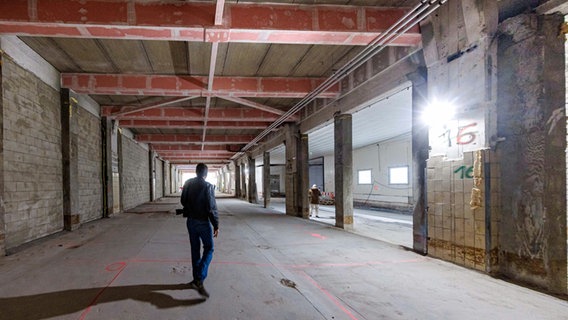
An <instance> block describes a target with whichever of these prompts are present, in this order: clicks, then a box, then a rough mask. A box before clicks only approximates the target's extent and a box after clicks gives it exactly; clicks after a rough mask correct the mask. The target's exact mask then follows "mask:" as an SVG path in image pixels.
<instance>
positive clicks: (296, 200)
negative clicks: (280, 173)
mask: <svg viewBox="0 0 568 320" xmlns="http://www.w3.org/2000/svg"><path fill="white" fill-rule="evenodd" d="M307 142H308V137H307V135H302V134H300V133H299V130H298V126H296V125H288V127H287V130H286V141H285V145H286V214H287V215H291V216H295V217H304V216H305V217H307V216H308V194H307V193H308V185H307V183H308V182H307V181H308V178H307V174H308V160H307V157H308V155H307V148H308V147H307Z"/></svg>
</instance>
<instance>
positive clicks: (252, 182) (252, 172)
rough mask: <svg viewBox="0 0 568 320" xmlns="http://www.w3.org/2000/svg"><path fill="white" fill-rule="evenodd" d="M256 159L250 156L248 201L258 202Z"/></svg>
mask: <svg viewBox="0 0 568 320" xmlns="http://www.w3.org/2000/svg"><path fill="white" fill-rule="evenodd" d="M255 163H256V161H255V160H254V159H253V158H250V157H249V158H248V168H249V174H248V182H249V183H248V185H249V188H248V202H250V203H258V193H257V192H256V165H255Z"/></svg>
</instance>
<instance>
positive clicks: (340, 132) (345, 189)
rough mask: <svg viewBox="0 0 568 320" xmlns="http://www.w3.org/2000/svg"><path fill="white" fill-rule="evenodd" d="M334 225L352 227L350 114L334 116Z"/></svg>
mask: <svg viewBox="0 0 568 320" xmlns="http://www.w3.org/2000/svg"><path fill="white" fill-rule="evenodd" d="M334 131H335V134H334V139H335V226H336V227H339V228H343V229H352V228H353V141H352V137H353V130H352V117H351V115H350V114H339V115H336V116H335V117H334Z"/></svg>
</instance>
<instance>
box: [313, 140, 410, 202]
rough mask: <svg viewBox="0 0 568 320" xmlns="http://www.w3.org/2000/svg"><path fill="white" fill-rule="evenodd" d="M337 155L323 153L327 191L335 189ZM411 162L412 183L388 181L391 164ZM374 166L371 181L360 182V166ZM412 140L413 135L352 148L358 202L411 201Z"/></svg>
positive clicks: (355, 195) (355, 193)
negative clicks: (335, 161) (391, 182)
mask: <svg viewBox="0 0 568 320" xmlns="http://www.w3.org/2000/svg"><path fill="white" fill-rule="evenodd" d="M334 160H335V159H334V156H333V155H327V156H325V157H324V176H325V190H324V191H326V192H335V188H334V186H335V167H334ZM398 166H408V168H409V172H408V174H409V176H408V180H409V184H407V185H391V184H389V168H390V167H398ZM369 169H370V170H371V174H372V181H373V183H372V184H362V185H360V184H359V183H358V171H359V170H369ZM412 176H413V172H412V143H411V136H410V134H407V135H405V136H402V137H399V138H396V139H391V140H386V141H382V142H379V143H375V144H372V145H368V146H366V147H363V148H360V149H356V150H353V200H354V201H356V202H363V203H365V202H367V203H368V204H372V203H377V202H393V203H396V204H408V203H410V201H411V200H410V199H411V198H412Z"/></svg>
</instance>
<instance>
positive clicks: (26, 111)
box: [1, 56, 63, 249]
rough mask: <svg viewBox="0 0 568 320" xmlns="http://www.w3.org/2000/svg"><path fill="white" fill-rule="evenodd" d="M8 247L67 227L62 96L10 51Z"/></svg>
mask: <svg viewBox="0 0 568 320" xmlns="http://www.w3.org/2000/svg"><path fill="white" fill-rule="evenodd" d="M1 87H2V90H3V92H2V93H3V106H4V112H3V121H4V132H3V134H4V141H3V142H4V150H3V152H4V159H3V161H4V163H3V164H4V190H3V191H4V199H3V201H4V206H5V226H6V249H10V248H13V247H16V246H18V245H21V244H23V243H26V242H29V241H31V240H35V239H38V238H40V237H43V236H46V235H49V234H52V233H55V232H58V231H61V230H62V229H63V191H62V190H63V182H62V160H61V115H60V97H59V92H57V91H56V90H55V89H53V88H52V87H50V86H48V85H47V84H45V83H44V82H43V81H41V80H40V79H39V78H37V77H36V76H35V75H33V74H32V73H30V72H29V71H26V70H25V69H23V68H22V67H20V66H19V65H17V64H16V63H14V61H12V60H11V59H10V58H8V57H7V56H4V59H3V63H2V86H1Z"/></svg>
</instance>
